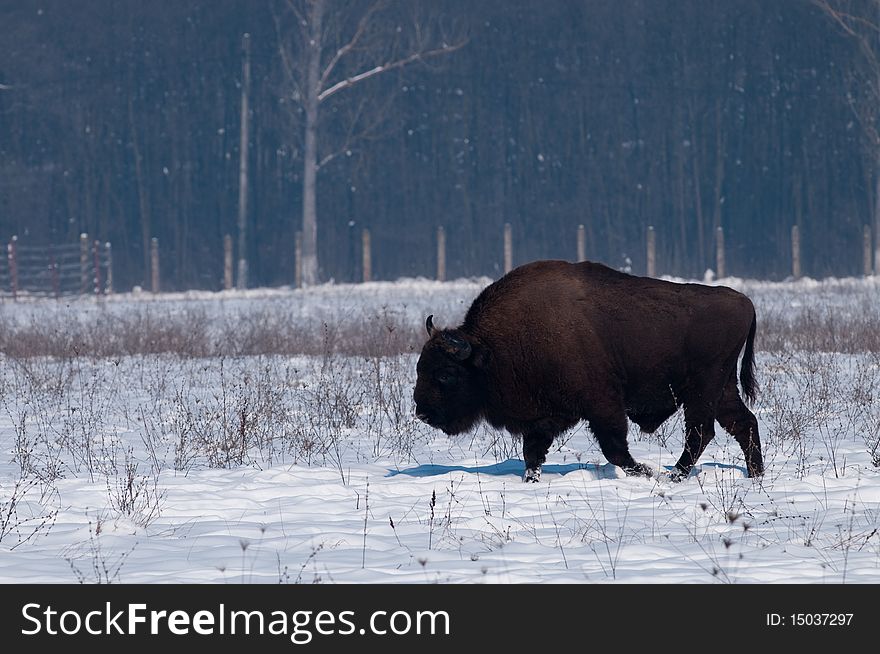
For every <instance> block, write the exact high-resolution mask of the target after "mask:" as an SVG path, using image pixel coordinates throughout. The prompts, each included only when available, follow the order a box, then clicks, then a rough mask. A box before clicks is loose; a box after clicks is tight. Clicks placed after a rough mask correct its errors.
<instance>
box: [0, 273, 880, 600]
mask: <svg viewBox="0 0 880 654" xmlns="http://www.w3.org/2000/svg"><path fill="white" fill-rule="evenodd" d="M676 281H682V280H676ZM488 282H489V280H485V279H477V280H458V281H455V282H447V283H442V284H441V283H438V282H433V281H429V280H401V281H399V282H390V283H381V282H374V283H370V284H363V285H332V284H331V285H324V286H319V287H314V288H311V289H308V290H300V291H292V290H290V289H258V290H250V291H227V292H223V293H180V294H164V295H161V296H157V297H154V296H152V295H149V294H143V293H141V294H118V295H115V296H111V297H109V298H106V299H105V300H94V299H87V300H74V301H63V302H54V301H46V300H25V301H22V302H19V303H14V304H13V303H11V302H6V303H3V304H0V318H2V319H3V320H6V321H12V322H20V323H21V324H23V325H25V324H30V323H32V322H33V321H35V320H45V321H50V322H52V321H55V323H54V324H59V325H61V324H63V321H71V322H73V321H75V322H77V323H80V324H90V323H92V322H93V321H96V320H106V319H107V316H108V315H111V316H125V315H128V314H130V313H132V312H135V313H136V312H139V311H149V312H151V314H152V315H156V316H159V317H163V316H164V317H173V316H175V315H178V314H181V313H192V312H197V313H199V314H203V315H206V316H208V319H209V320H210V321H220V322H222V321H227V322H228V321H232V322H234V321H236V320H242V319H245V318H246V317H247V316H253V315H264V314H266V312H269V313H272V312H275V313H276V314H277V315H279V316H282V317H285V316H295V317H297V318H298V319H301V320H303V321H304V323H303V324H309V325H317V324H319V323H320V321H322V320H350V321H353V322H357V321H358V320H363V317H364V316H365V315H370V314H373V313H375V312H377V311H382V310H387V311H393V312H394V313H395V315H396V316H397V317H398V318H399V319H400V320H401V321H404V322H407V323H409V324H411V325H412V326H413V328H414V329H415V328H421V329H423V321H424V318H425V316H426V315H427V314H428V313H433V314H435V316H436V320H437V321H438V323H439V322H440V321H441V320H442V321H443V322H444V324H451V323H454V322H455V321H457V320H459V319H460V318H461V316H462V315H463V314H464V311H465V310H466V309H467V307H468V306H469V304H470V301H471V300H472V299H473V297H474V296H475V295H476V294H477V293H478V292H479V290H480V289H481V288H482V287H483V286H485V284H486V283H488ZM712 283H722V284H726V285H730V286H734V287H735V288H739V289H741V290H743V291H744V292H746V293H748V294H749V295H750V296H751V297H752V298H753V299H754V301H755V303H756V306H757V307H758V314H759V321H760V320H761V316H762V314H764V313H776V314H784V315H786V316H788V315H794V314H797V315H807V316H809V315H816V314H823V315H824V314H828V313H834V314H835V315H839V317H840V319H841V320H843V319H844V318H845V317H846V316H847V315H853V316H857V315H858V314H859V312H861V311H864V310H865V307H873V308H876V304H877V299H876V298H877V297H878V290H880V281H878V279H877V278H869V279H866V280H858V279H848V280H822V281H818V280H807V279H802V280H798V281H789V282H783V283H767V282H754V281H748V280H737V279H731V278H728V279H722V280H715V281H713V282H712ZM877 315H880V314H877V313H873V316H874V317H873V318H870V316H869V319H871V320H876V316H877ZM759 324H760V322H759ZM416 358H417V354H415V353H413V354H404V355H400V356H397V355H395V356H386V357H379V356H364V355H358V356H355V355H351V356H343V355H328V356H281V355H271V356H269V355H264V356H240V357H210V358H193V357H177V356H172V355H167V354H164V355H161V354H160V355H141V356H129V357H122V358H118V357H114V358H101V357H72V358H57V359H56V358H33V359H17V360H14V359H12V358H9V357H5V358H4V361H3V363H4V364H5V365H3V366H2V371H0V403H2V406H0V508H2V515H0V535H2V538H0V582H16V581H27V582H38V583H44V582H45V583H48V582H61V583H76V582H78V581H83V582H86V583H94V582H97V581H111V582H123V583H141V582H143V583H168V582H195V583H204V582H221V583H222V582H226V583H252V582H253V583H255V582H270V583H275V582H282V583H297V582H298V583H313V582H321V583H351V582H355V583H362V582H381V583H386V582H416V583H433V582H440V583H482V582H502V583H525V582H530V583H531V582H566V583H580V582H622V583H664V584H665V583H791V582H794V583H829V582H834V583H840V582H843V583H877V582H880V534H878V527H880V468H878V467H877V465H876V462H875V461H873V460H872V449H871V448H872V445H874V444H876V442H877V439H878V438H880V407H878V403H877V401H876V398H877V393H878V392H880V379H878V378H880V374H878V370H880V356H878V354H877V353H871V352H847V353H842V352H814V351H777V352H760V353H759V355H758V373H759V381H760V382H761V386H762V390H761V393H760V395H759V399H758V402H757V404H756V407H755V413H756V415H757V416H758V419H759V424H760V429H761V437H762V443H763V446H764V451H765V458H766V462H767V472H766V474H765V476H764V477H763V478H762V479H758V480H752V479H749V478H747V477H746V475H745V471H744V462H743V459H742V453H741V451H740V450H739V447H738V446H737V444H736V442H735V441H734V440H733V438H732V437H730V436H728V435H727V434H726V433H725V432H723V431H722V430H721V429H720V428H718V429H717V435H716V439H715V440H714V441H713V443H712V444H711V445H710V446H709V448H708V449H707V451H706V452H705V454H704V455H703V456H702V457H701V459H700V461H699V464H698V466H697V467H696V468H695V470H694V471H693V472H692V473H691V475H690V477H689V478H688V479H686V480H684V481H683V482H681V483H673V482H671V481H670V480H669V479H668V478H667V477H666V475H665V472H666V471H667V470H668V469H669V468H670V467H671V466H672V465H673V464H674V463H675V461H676V460H677V458H678V455H679V454H680V450H681V446H682V420H681V416H680V415H678V416H675V417H674V418H673V419H671V420H670V421H669V422H668V423H667V424H666V425H664V427H663V428H661V430H660V431H659V432H658V433H657V434H655V435H652V436H648V435H644V434H640V433H638V431H637V430H631V432H630V446H631V449H632V452H633V455H634V457H635V458H636V460H638V461H640V462H643V463H646V464H647V465H649V466H651V467H652V468H653V469H654V470H655V471H657V474H656V475H655V477H654V478H635V477H627V476H625V475H624V474H623V472H622V471H621V470H620V469H618V468H616V467H614V466H611V465H609V464H608V463H607V462H606V461H605V459H604V458H603V457H602V455H601V453H600V451H599V449H598V446H597V445H596V443H595V441H594V440H593V438H592V436H591V435H590V434H589V432H588V430H586V429H585V428H584V427H583V426H581V427H578V428H576V429H575V430H574V431H573V432H571V433H569V434H567V435H565V437H564V438H562V439H559V440H558V441H557V443H556V444H554V447H553V448H552V449H551V452H550V455H549V457H548V461H547V463H546V464H545V465H544V467H543V470H542V475H541V480H540V482H538V483H532V484H524V483H522V482H521V476H522V473H523V464H522V461H521V460H520V457H521V454H520V452H519V446H520V444H519V443H518V442H516V441H514V440H513V439H512V438H511V437H510V436H509V435H507V434H505V433H498V432H495V431H492V430H490V429H487V428H484V427H481V428H479V429H478V430H477V431H476V432H474V433H473V434H469V435H466V436H459V437H455V438H449V437H446V436H444V435H443V434H442V433H440V432H437V431H434V430H432V429H430V428H428V427H426V426H425V425H423V424H421V423H420V422H418V421H417V420H416V419H415V418H414V417H413V416H412V408H411V406H410V403H409V397H410V395H411V390H412V384H413V382H414V379H415V362H416ZM873 455H874V456H875V457H876V450H875V451H874V452H873ZM22 469H25V474H24V476H22ZM22 478H23V479H24V482H23V483H22V484H18V485H17V482H18V481H19V480H20V479H22ZM13 502H14V504H13ZM13 509H14V510H13Z"/></svg>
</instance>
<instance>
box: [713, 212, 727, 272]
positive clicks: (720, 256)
mask: <svg viewBox="0 0 880 654" xmlns="http://www.w3.org/2000/svg"><path fill="white" fill-rule="evenodd" d="M726 264H727V262H726V261H725V259H724V228H723V227H721V226H720V225H719V226H718V227H716V228H715V268H717V270H716V271H715V276H716V278H717V279H723V278H724V277H726V276H727V265H726Z"/></svg>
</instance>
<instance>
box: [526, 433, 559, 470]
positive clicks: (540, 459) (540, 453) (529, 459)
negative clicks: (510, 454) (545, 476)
mask: <svg viewBox="0 0 880 654" xmlns="http://www.w3.org/2000/svg"><path fill="white" fill-rule="evenodd" d="M553 437H554V434H552V433H549V434H548V432H547V431H537V432H528V433H525V434H523V460H524V461H525V464H526V472H525V474H524V475H523V481H533V482H536V481H540V479H541V466H542V465H544V461H546V460H547V452H549V451H550V445H551V444H552V443H553Z"/></svg>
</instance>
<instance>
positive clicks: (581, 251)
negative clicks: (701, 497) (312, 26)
mask: <svg viewBox="0 0 880 654" xmlns="http://www.w3.org/2000/svg"><path fill="white" fill-rule="evenodd" d="M577 260H578V261H579V262H580V261H586V260H587V230H586V229H584V226H583V225H578V231H577Z"/></svg>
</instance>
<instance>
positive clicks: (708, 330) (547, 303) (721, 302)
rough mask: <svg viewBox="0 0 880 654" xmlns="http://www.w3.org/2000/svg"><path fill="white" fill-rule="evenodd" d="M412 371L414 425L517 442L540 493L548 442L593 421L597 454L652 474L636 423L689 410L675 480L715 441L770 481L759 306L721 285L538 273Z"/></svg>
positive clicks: (478, 306)
mask: <svg viewBox="0 0 880 654" xmlns="http://www.w3.org/2000/svg"><path fill="white" fill-rule="evenodd" d="M426 327H427V330H428V336H429V339H428V341H427V343H425V346H424V348H423V349H422V353H421V356H420V357H419V361H418V365H417V373H418V378H417V381H416V386H415V391H414V394H413V399H414V400H415V405H416V415H417V416H418V418H419V419H421V420H422V421H424V422H425V423H427V424H428V425H431V426H432V427H435V428H438V429H441V430H443V431H444V432H446V433H447V434H449V435H453V434H460V433H462V432H465V431H468V430H470V429H471V428H472V427H473V426H474V425H475V424H477V422H478V421H480V420H483V419H484V420H486V421H487V422H488V423H489V424H490V425H492V426H493V427H496V428H505V429H507V430H508V431H509V432H511V433H512V434H517V435H522V448H523V458H524V460H525V468H526V470H525V474H524V476H523V480H524V481H538V480H539V479H540V474H541V466H542V464H543V463H544V461H545V459H546V457H547V452H548V450H549V448H550V445H551V443H552V442H553V439H554V438H555V437H556V436H557V435H559V434H561V433H563V432H565V431H566V430H568V429H570V428H571V427H573V426H574V425H576V424H577V423H578V422H579V421H581V420H585V421H587V423H588V424H589V426H590V429H591V431H592V432H593V434H594V436H595V437H596V440H597V441H598V442H599V446H600V448H601V449H602V454H603V455H604V456H605V458H606V459H608V461H609V462H610V463H612V464H614V465H616V466H620V467H621V468H623V470H624V471H625V472H626V473H627V474H636V475H651V474H652V472H651V470H650V469H649V468H648V467H647V466H645V465H643V464H641V463H637V462H636V461H635V460H634V459H633V457H632V455H631V454H630V452H629V446H628V445H627V440H626V436H627V418H629V419H630V420H631V421H632V422H634V423H635V424H636V425H638V426H639V427H640V428H641V429H642V431H644V432H648V433H652V432H654V431H655V430H656V429H657V428H658V427H659V426H660V425H661V424H662V423H663V422H664V421H665V420H666V419H667V418H669V417H670V416H671V415H672V414H674V413H675V412H676V411H677V410H678V409H679V408H680V407H682V406H683V407H684V418H685V426H686V434H685V447H684V452H682V455H681V457H680V458H679V460H678V463H677V464H676V466H675V469H674V470H673V471H672V472H671V477H672V478H673V479H675V480H679V479H682V478H684V477H687V475H688V474H689V473H690V470H691V468H692V467H693V466H694V464H695V463H696V461H697V459H699V457H700V454H702V452H703V450H704V449H705V448H706V445H707V444H708V443H709V441H711V440H712V438H713V437H714V435H715V424H714V423H715V421H716V420H717V421H718V422H719V423H720V424H721V426H722V427H723V428H724V429H725V430H727V431H728V432H729V433H730V434H731V435H733V437H734V438H735V439H736V441H737V442H738V443H739V445H740V447H742V450H743V453H744V454H745V460H746V466H747V468H748V473H749V476H751V477H757V476H760V475H761V474H763V471H764V463H763V459H762V456H761V443H760V439H759V437H758V421H757V420H756V418H755V416H754V414H753V413H752V412H751V411H750V410H749V409H748V407H747V406H746V405H745V403H744V402H743V400H742V398H741V397H740V393H739V388H738V387H737V375H736V364H737V359H738V358H739V354H740V352H741V351H742V350H743V348H745V351H744V352H743V357H742V365H741V368H740V374H739V382H740V383H741V384H742V390H743V392H744V394H745V395H746V397H747V398H748V399H749V400H750V402H753V401H754V398H755V369H754V342H755V327H756V317H755V308H754V306H753V305H752V302H751V300H749V299H748V298H747V297H746V296H745V295H742V294H741V293H738V292H737V291H734V290H733V289H730V288H726V287H723V286H719V287H711V286H706V285H703V284H676V283H672V282H667V281H662V280H658V279H652V278H647V277H634V276H632V275H628V274H624V273H621V272H618V271H616V270H613V269H611V268H608V267H606V266H603V265H601V264H597V263H592V262H582V263H576V264H572V263H567V262H565V261H537V262H534V263H530V264H527V265H524V266H521V267H519V268H516V269H515V270H513V271H511V272H510V273H508V274H507V275H505V276H504V277H502V278H501V279H499V280H498V281H497V282H495V283H493V284H491V285H489V286H488V287H486V288H485V289H484V290H483V291H482V292H481V293H480V295H479V296H478V297H477V298H476V300H474V303H473V304H472V305H471V307H470V309H469V310H468V312H467V315H466V316H465V319H464V323H463V324H462V325H461V326H460V327H457V328H455V329H437V328H436V327H435V326H434V324H433V316H428V319H427V321H426Z"/></svg>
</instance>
